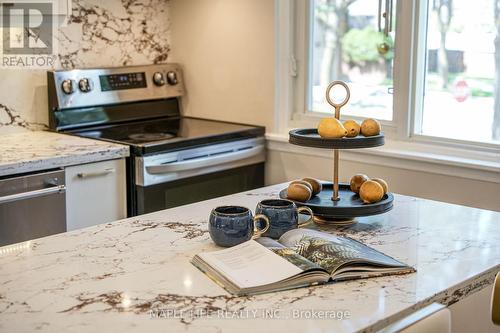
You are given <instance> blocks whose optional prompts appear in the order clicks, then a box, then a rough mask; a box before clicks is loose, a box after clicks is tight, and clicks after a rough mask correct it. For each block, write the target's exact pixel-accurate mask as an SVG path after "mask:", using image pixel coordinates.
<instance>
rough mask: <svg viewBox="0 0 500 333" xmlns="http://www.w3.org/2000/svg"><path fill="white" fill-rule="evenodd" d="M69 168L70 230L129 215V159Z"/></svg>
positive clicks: (68, 221)
mask: <svg viewBox="0 0 500 333" xmlns="http://www.w3.org/2000/svg"><path fill="white" fill-rule="evenodd" d="M65 169H66V225H67V229H68V231H71V230H75V229H80V228H85V227H89V226H92V225H96V224H100V223H106V222H112V221H115V220H119V219H122V218H125V217H126V216H127V194H126V193H127V192H126V178H125V159H118V160H111V161H103V162H96V163H90V164H82V165H76V166H70V167H66V168H65Z"/></svg>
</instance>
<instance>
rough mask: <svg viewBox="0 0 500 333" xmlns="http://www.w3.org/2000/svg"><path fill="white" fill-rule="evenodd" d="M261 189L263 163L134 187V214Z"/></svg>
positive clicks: (262, 184)
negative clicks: (135, 205) (135, 210)
mask: <svg viewBox="0 0 500 333" xmlns="http://www.w3.org/2000/svg"><path fill="white" fill-rule="evenodd" d="M262 186H264V163H258V164H254V165H248V166H244V167H239V168H234V169H229V170H224V171H219V172H214V173H209V174H206V175H201V176H195V177H191V178H185V179H179V180H176V181H172V182H168V183H163V184H157V185H151V186H147V187H143V186H137V187H136V191H137V214H145V213H151V212H155V211H158V210H162V209H166V208H172V207H177V206H181V205H186V204H189V203H193V202H198V201H203V200H208V199H212V198H215V197H220V196H223V195H228V194H232V193H237V192H242V191H247V190H251V189H254V188H258V187H262Z"/></svg>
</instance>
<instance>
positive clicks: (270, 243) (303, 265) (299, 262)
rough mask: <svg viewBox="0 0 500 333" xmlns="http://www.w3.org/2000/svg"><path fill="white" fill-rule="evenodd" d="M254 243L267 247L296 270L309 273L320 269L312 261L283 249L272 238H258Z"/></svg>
mask: <svg viewBox="0 0 500 333" xmlns="http://www.w3.org/2000/svg"><path fill="white" fill-rule="evenodd" d="M256 242H257V243H259V244H261V245H263V246H265V247H267V248H268V249H269V250H271V251H273V252H274V253H276V254H277V255H279V256H280V257H282V258H283V259H285V260H287V261H289V262H290V263H292V264H294V265H295V266H297V267H298V268H300V269H301V270H302V271H309V270H312V269H321V270H323V268H321V266H319V265H317V264H315V263H313V262H312V261H310V260H308V259H306V258H304V257H303V256H301V255H299V254H298V253H296V252H295V251H293V250H292V249H289V248H287V247H285V246H284V245H283V244H280V243H278V242H277V241H275V240H274V239H272V238H269V237H259V238H257V239H256Z"/></svg>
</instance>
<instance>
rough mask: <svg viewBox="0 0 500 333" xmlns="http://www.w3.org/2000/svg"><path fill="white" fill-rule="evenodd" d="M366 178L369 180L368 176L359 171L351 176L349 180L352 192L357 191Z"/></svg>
mask: <svg viewBox="0 0 500 333" xmlns="http://www.w3.org/2000/svg"><path fill="white" fill-rule="evenodd" d="M367 180H370V178H368V176H367V175H364V174H362V173H359V174H357V175H354V176H352V178H351V182H350V185H351V191H353V192H354V193H359V188H360V187H361V185H363V183H364V182H366V181H367Z"/></svg>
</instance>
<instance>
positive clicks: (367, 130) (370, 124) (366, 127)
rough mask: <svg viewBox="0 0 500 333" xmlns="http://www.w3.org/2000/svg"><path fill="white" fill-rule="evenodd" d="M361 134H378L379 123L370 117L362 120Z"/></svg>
mask: <svg viewBox="0 0 500 333" xmlns="http://www.w3.org/2000/svg"><path fill="white" fill-rule="evenodd" d="M361 134H363V135H364V136H374V135H379V134H380V123H379V122H378V121H377V120H375V119H372V118H368V119H365V120H363V122H362V123H361Z"/></svg>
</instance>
